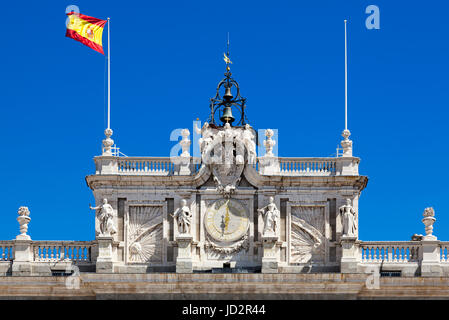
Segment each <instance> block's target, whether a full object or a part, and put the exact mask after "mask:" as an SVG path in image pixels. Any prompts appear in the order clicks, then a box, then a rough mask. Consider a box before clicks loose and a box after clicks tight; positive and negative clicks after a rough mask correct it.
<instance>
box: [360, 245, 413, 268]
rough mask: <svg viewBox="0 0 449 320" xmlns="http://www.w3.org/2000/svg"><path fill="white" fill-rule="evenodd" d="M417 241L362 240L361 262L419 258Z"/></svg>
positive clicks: (397, 261) (399, 261)
mask: <svg viewBox="0 0 449 320" xmlns="http://www.w3.org/2000/svg"><path fill="white" fill-rule="evenodd" d="M420 249H421V244H420V242H418V241H363V242H361V243H360V262H362V263H406V262H412V261H418V260H419V251H420Z"/></svg>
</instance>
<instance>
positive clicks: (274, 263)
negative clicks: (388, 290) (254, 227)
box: [262, 235, 279, 273]
mask: <svg viewBox="0 0 449 320" xmlns="http://www.w3.org/2000/svg"><path fill="white" fill-rule="evenodd" d="M278 239H279V237H278V236H275V235H263V236H262V244H263V256H262V273H278V272H279V268H278V263H279V262H278V255H277V248H276V243H277V241H278Z"/></svg>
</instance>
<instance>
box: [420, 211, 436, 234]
mask: <svg viewBox="0 0 449 320" xmlns="http://www.w3.org/2000/svg"><path fill="white" fill-rule="evenodd" d="M423 216H424V218H423V219H422V222H423V223H424V225H425V230H426V235H425V236H424V237H423V240H437V237H436V236H434V235H433V234H432V232H433V224H434V223H435V221H436V219H435V210H433V208H432V207H428V208H425V209H424V213H423Z"/></svg>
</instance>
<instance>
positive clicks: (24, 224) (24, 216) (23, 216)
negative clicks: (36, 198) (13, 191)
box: [16, 207, 31, 240]
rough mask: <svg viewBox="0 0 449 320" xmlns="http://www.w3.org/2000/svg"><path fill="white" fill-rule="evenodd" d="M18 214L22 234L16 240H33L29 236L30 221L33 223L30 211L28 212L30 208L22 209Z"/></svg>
mask: <svg viewBox="0 0 449 320" xmlns="http://www.w3.org/2000/svg"><path fill="white" fill-rule="evenodd" d="M17 214H18V215H19V216H18V217H17V221H19V224H20V234H19V235H18V236H17V237H16V239H17V240H31V238H30V236H29V235H27V231H28V223H30V221H31V218H30V217H29V216H30V210H28V207H20V208H19V211H18V212H17Z"/></svg>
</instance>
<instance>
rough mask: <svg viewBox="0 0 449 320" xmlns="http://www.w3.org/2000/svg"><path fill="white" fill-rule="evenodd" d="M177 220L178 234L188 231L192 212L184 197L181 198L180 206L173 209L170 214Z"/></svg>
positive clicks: (187, 232)
mask: <svg viewBox="0 0 449 320" xmlns="http://www.w3.org/2000/svg"><path fill="white" fill-rule="evenodd" d="M171 216H172V217H173V218H174V219H176V220H177V222H178V232H179V233H180V234H189V233H190V223H191V220H192V214H191V213H190V209H189V207H188V206H187V201H186V200H185V199H182V200H181V206H180V207H179V208H178V209H176V210H175V212H174V213H173V214H172V215H171Z"/></svg>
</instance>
